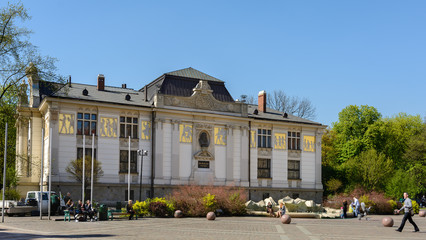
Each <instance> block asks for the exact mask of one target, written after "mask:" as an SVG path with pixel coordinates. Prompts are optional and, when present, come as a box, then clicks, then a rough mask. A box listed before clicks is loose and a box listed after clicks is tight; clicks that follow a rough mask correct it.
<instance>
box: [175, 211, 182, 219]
mask: <svg viewBox="0 0 426 240" xmlns="http://www.w3.org/2000/svg"><path fill="white" fill-rule="evenodd" d="M181 217H183V212H182V211H181V210H176V211H175V218H181Z"/></svg>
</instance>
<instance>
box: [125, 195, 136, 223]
mask: <svg viewBox="0 0 426 240" xmlns="http://www.w3.org/2000/svg"><path fill="white" fill-rule="evenodd" d="M126 208H127V213H128V214H130V216H129V220H132V219H133V215H134V214H135V210H133V202H132V200H129V203H128V204H127V207H126Z"/></svg>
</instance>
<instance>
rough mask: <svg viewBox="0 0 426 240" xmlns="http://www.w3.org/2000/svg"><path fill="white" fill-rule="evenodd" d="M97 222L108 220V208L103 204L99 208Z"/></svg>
mask: <svg viewBox="0 0 426 240" xmlns="http://www.w3.org/2000/svg"><path fill="white" fill-rule="evenodd" d="M98 219H99V221H106V220H108V207H107V205H105V204H101V205H100V206H99V218H98Z"/></svg>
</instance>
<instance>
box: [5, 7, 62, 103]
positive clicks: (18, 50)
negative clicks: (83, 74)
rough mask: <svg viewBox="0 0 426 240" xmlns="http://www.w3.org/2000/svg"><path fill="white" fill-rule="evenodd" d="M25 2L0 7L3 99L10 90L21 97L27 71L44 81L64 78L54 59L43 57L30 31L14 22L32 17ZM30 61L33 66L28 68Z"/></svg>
mask: <svg viewBox="0 0 426 240" xmlns="http://www.w3.org/2000/svg"><path fill="white" fill-rule="evenodd" d="M29 19H30V16H29V15H28V13H27V11H26V9H25V8H24V6H23V5H22V4H10V3H9V4H8V5H7V7H5V8H2V9H0V84H1V88H0V101H2V100H3V97H4V96H5V94H6V93H7V92H11V93H12V95H15V96H19V95H20V93H21V88H20V85H21V82H22V80H23V79H24V78H25V77H26V76H27V74H37V75H38V76H39V78H40V79H42V80H49V81H59V82H61V81H63V80H62V78H61V77H60V76H58V75H56V74H55V73H54V72H55V70H56V67H55V61H56V60H55V59H54V58H51V57H47V56H41V55H40V54H39V53H38V51H37V47H35V46H34V45H32V44H31V43H30V42H29V36H30V34H31V31H30V30H28V29H26V28H25V27H18V26H16V25H15V23H16V21H22V22H25V21H26V20H29ZM30 63H32V65H33V66H34V67H31V68H28V66H30ZM15 100H17V98H15Z"/></svg>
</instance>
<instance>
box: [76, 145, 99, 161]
mask: <svg viewBox="0 0 426 240" xmlns="http://www.w3.org/2000/svg"><path fill="white" fill-rule="evenodd" d="M84 150H85V152H86V153H85V154H84V155H85V156H90V157H92V149H91V148H85V149H84ZM93 156H95V159H96V148H95V152H94V154H93ZM77 158H78V159H79V158H83V148H77Z"/></svg>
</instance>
